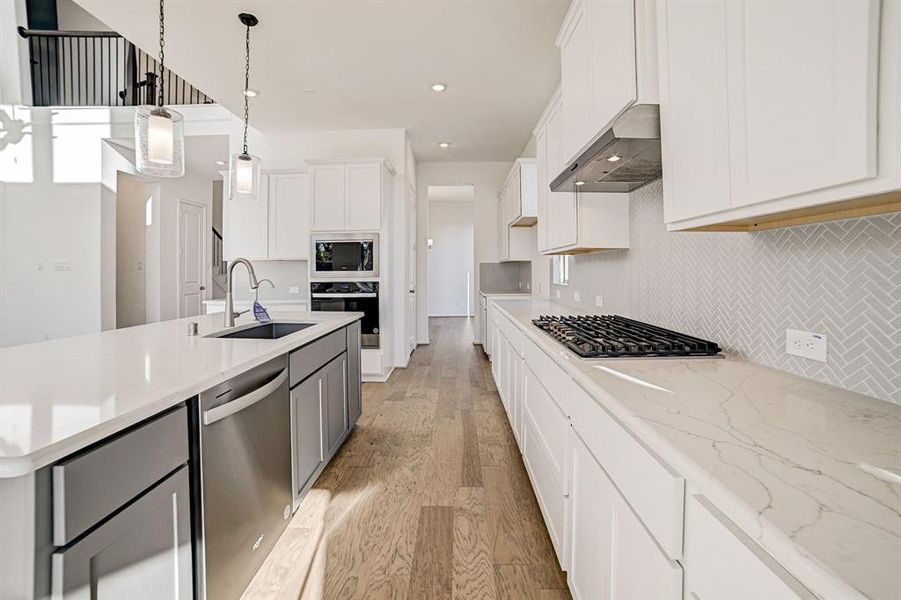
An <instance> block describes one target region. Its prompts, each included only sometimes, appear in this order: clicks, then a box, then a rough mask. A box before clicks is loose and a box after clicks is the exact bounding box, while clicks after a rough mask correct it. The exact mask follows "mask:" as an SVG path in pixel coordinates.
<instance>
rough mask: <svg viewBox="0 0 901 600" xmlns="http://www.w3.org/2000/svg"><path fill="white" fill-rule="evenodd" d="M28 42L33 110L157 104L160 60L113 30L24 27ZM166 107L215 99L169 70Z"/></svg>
mask: <svg viewBox="0 0 901 600" xmlns="http://www.w3.org/2000/svg"><path fill="white" fill-rule="evenodd" d="M19 35H21V36H22V37H23V38H25V39H26V40H27V41H28V52H29V58H30V63H31V97H32V105H34V106H139V105H142V104H155V103H156V101H157V94H158V92H157V85H158V83H159V77H160V75H159V63H157V61H156V59H155V58H153V57H152V56H150V55H149V54H147V53H146V52H144V51H143V50H141V49H140V48H138V47H137V46H135V45H134V44H132V43H131V42H129V41H128V40H126V39H125V38H123V37H122V36H121V35H119V34H118V33H116V32H114V31H56V30H52V31H51V30H37V29H25V28H24V27H19ZM163 78H164V83H165V86H164V90H163V91H164V98H163V104H168V105H173V104H212V103H213V102H214V100H213V99H212V98H210V97H209V96H207V95H206V94H204V93H203V92H201V91H200V90H198V89H197V88H196V87H194V86H193V85H191V84H190V83H188V82H186V81H185V80H184V79H182V78H181V77H179V76H178V75H177V74H175V73H173V72H172V71H171V70H169V69H164V70H163Z"/></svg>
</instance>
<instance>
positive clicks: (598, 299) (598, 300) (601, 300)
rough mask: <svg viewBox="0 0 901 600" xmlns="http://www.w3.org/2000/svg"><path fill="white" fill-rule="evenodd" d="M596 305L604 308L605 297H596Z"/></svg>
mask: <svg viewBox="0 0 901 600" xmlns="http://www.w3.org/2000/svg"><path fill="white" fill-rule="evenodd" d="M594 305H595V306H597V307H598V308H604V297H603V296H595V297H594Z"/></svg>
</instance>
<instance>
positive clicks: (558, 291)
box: [557, 290, 560, 298]
mask: <svg viewBox="0 0 901 600" xmlns="http://www.w3.org/2000/svg"><path fill="white" fill-rule="evenodd" d="M557 297H558V298H559V297H560V290H557Z"/></svg>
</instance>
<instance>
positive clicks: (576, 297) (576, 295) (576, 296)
mask: <svg viewBox="0 0 901 600" xmlns="http://www.w3.org/2000/svg"><path fill="white" fill-rule="evenodd" d="M581 299H582V294H580V293H579V292H573V300H574V301H575V302H579V301H580V300H581Z"/></svg>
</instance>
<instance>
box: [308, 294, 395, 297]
mask: <svg viewBox="0 0 901 600" xmlns="http://www.w3.org/2000/svg"><path fill="white" fill-rule="evenodd" d="M310 296H311V297H313V298H378V294H376V293H371V294H369V293H367V294H310Z"/></svg>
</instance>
